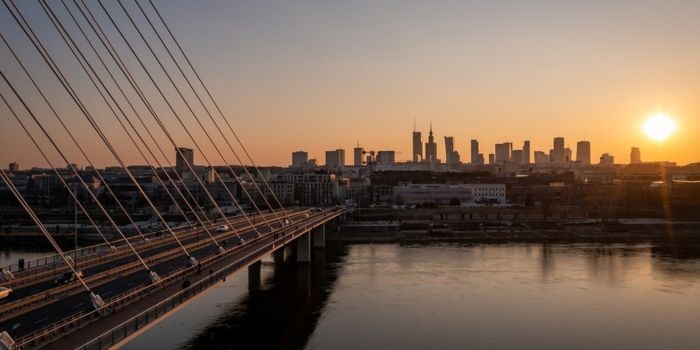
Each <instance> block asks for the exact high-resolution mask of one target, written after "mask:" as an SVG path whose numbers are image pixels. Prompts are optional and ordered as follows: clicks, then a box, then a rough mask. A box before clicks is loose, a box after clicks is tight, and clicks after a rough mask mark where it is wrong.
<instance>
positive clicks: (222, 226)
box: [216, 225, 228, 232]
mask: <svg viewBox="0 0 700 350" xmlns="http://www.w3.org/2000/svg"><path fill="white" fill-rule="evenodd" d="M226 231H228V225H221V226H219V227H217V228H216V232H226Z"/></svg>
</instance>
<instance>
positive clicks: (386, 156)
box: [377, 151, 396, 164]
mask: <svg viewBox="0 0 700 350" xmlns="http://www.w3.org/2000/svg"><path fill="white" fill-rule="evenodd" d="M377 163H382V164H394V163H396V152H394V151H379V152H377Z"/></svg>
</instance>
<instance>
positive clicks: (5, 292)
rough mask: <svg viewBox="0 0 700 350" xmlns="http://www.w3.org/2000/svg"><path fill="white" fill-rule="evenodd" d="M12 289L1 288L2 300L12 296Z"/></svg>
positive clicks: (0, 295)
mask: <svg viewBox="0 0 700 350" xmlns="http://www.w3.org/2000/svg"><path fill="white" fill-rule="evenodd" d="M10 293H12V289H10V288H6V287H0V299H5V298H7V297H9V296H10Z"/></svg>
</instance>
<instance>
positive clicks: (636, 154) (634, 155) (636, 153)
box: [630, 147, 642, 164]
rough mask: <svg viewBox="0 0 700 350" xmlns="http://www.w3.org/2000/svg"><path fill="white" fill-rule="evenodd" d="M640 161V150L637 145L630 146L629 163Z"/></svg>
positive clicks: (638, 162)
mask: <svg viewBox="0 0 700 350" xmlns="http://www.w3.org/2000/svg"><path fill="white" fill-rule="evenodd" d="M640 163H642V152H641V151H640V150H639V147H632V151H631V152H630V164H640Z"/></svg>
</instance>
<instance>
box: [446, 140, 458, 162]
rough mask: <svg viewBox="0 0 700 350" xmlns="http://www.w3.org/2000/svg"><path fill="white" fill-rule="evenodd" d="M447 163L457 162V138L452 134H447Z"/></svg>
mask: <svg viewBox="0 0 700 350" xmlns="http://www.w3.org/2000/svg"><path fill="white" fill-rule="evenodd" d="M445 163H447V164H455V163H456V162H455V139H454V137H452V136H445Z"/></svg>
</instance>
